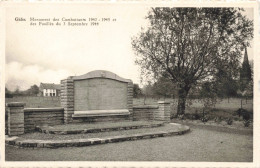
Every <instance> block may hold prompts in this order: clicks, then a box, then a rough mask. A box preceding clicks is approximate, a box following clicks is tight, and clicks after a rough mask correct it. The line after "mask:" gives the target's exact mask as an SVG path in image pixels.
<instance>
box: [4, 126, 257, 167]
mask: <svg viewBox="0 0 260 168" xmlns="http://www.w3.org/2000/svg"><path fill="white" fill-rule="evenodd" d="M5 151H6V152H5V157H6V161H208V162H252V161H253V135H252V131H239V130H238V131H234V129H228V128H227V129H220V128H218V127H208V126H196V125H192V126H191V132H189V133H187V134H184V135H180V136H172V137H163V138H155V139H146V140H138V141H127V142H119V143H111V144H104V145H97V146H88V147H71V148H58V149H22V148H15V147H12V146H6V150H5Z"/></svg>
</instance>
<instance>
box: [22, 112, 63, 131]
mask: <svg viewBox="0 0 260 168" xmlns="http://www.w3.org/2000/svg"><path fill="white" fill-rule="evenodd" d="M63 123H64V109H63V108H60V107H59V108H25V109H24V131H25V133H27V132H32V131H34V130H35V126H38V125H59V124H63Z"/></svg>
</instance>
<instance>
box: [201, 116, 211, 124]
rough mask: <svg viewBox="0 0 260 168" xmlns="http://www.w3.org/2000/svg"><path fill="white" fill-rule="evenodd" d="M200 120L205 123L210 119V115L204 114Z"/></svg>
mask: <svg viewBox="0 0 260 168" xmlns="http://www.w3.org/2000/svg"><path fill="white" fill-rule="evenodd" d="M200 120H201V121H202V122H204V123H205V122H207V121H209V118H208V116H204V117H202V118H201V119H200Z"/></svg>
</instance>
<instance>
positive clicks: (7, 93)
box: [5, 87, 13, 98]
mask: <svg viewBox="0 0 260 168" xmlns="http://www.w3.org/2000/svg"><path fill="white" fill-rule="evenodd" d="M5 97H6V98H12V97H13V95H12V92H11V91H10V90H8V89H7V88H6V87H5Z"/></svg>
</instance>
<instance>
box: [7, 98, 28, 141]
mask: <svg viewBox="0 0 260 168" xmlns="http://www.w3.org/2000/svg"><path fill="white" fill-rule="evenodd" d="M24 106H25V103H20V102H14V103H7V104H6V108H7V114H8V135H10V136H16V135H22V134H24Z"/></svg>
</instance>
